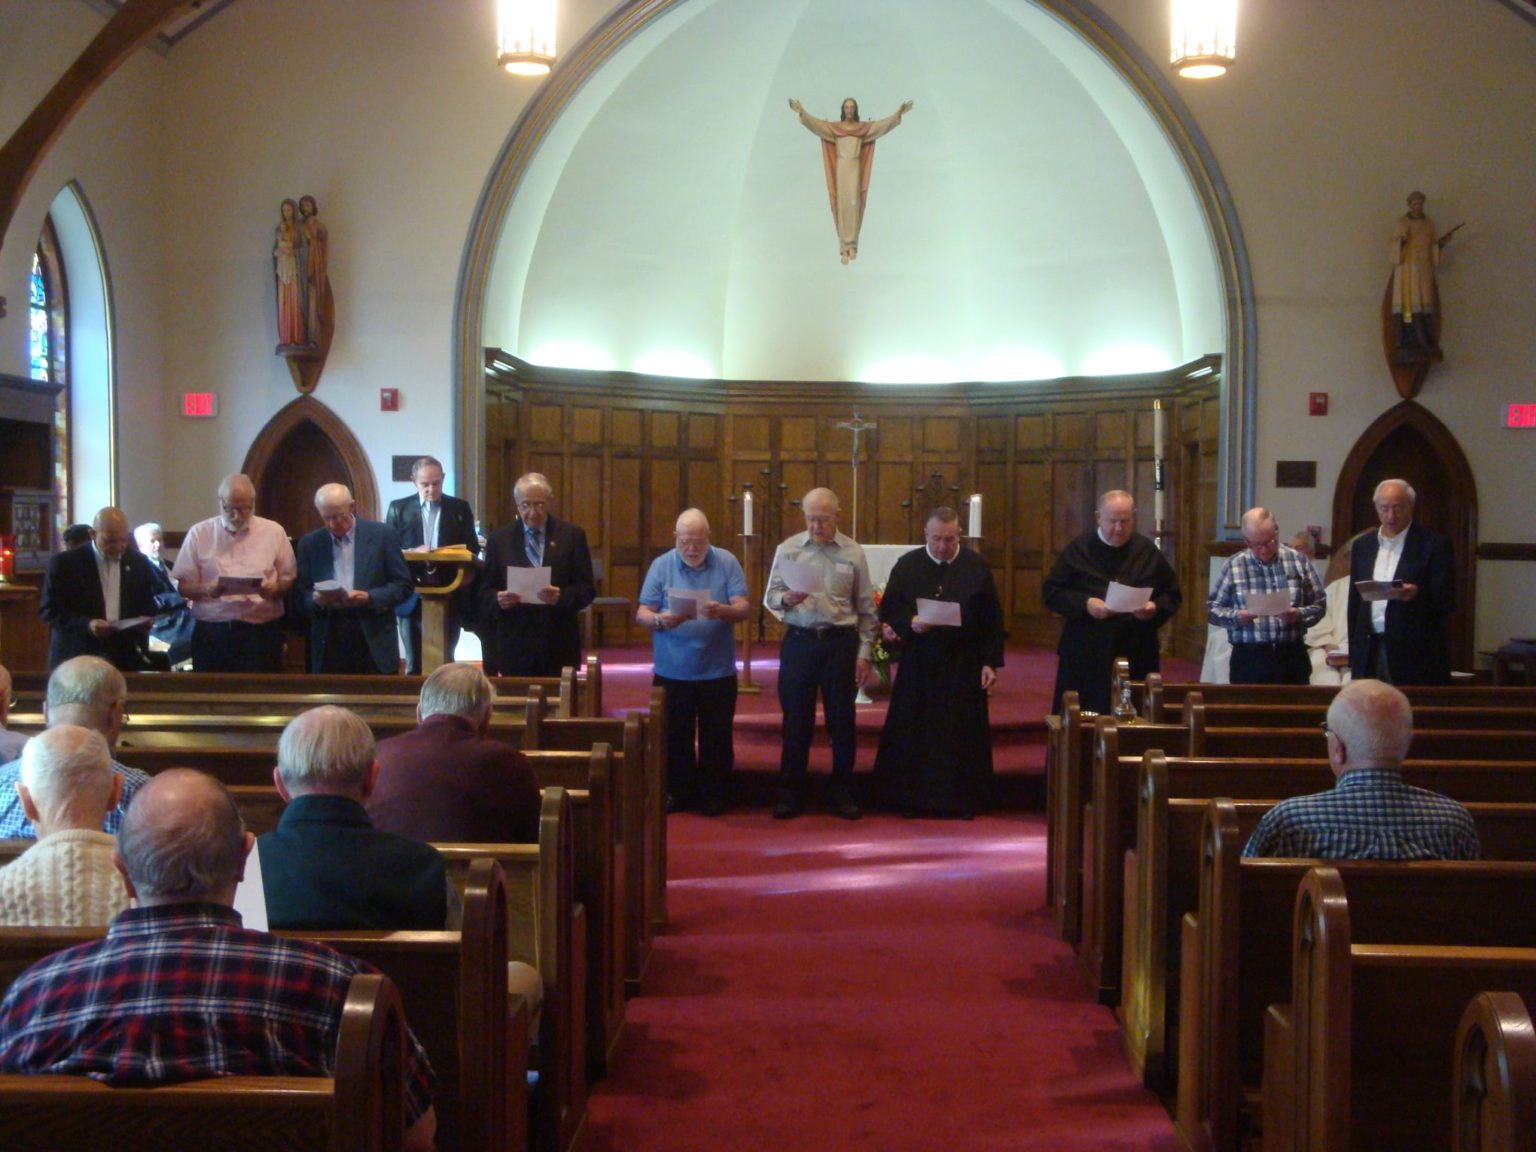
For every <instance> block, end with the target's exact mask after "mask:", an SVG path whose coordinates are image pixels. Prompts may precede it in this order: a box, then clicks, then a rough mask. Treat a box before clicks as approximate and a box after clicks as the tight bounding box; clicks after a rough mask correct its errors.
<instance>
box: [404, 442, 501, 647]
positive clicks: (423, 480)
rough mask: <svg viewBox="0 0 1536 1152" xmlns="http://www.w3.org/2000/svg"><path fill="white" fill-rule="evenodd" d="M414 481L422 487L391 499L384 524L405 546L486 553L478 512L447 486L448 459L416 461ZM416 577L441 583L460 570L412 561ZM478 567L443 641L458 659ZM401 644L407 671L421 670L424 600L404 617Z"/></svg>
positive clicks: (451, 612) (467, 576)
mask: <svg viewBox="0 0 1536 1152" xmlns="http://www.w3.org/2000/svg"><path fill="white" fill-rule="evenodd" d="M411 483H412V484H414V485H415V486H416V492H415V493H414V494H413V495H410V496H402V497H400V499H398V500H391V501H390V503H389V510H388V511H387V512H385V513H384V523H386V524H388V525H389V526H390V527H391V528H393V529H394V530H395V535H396V536H398V537H399V538H400V547H402V548H404V549H405V550H406V551H407V552H433V551H436V550H437V549H439V548H453V547H462V548H467V549H468V550H469V554H470V555H471V556H478V555H480V537H479V536H478V535H477V534H476V533H475V513H474V511H473V510H472V509H471V508H470V506H469V501H467V500H460V499H459V498H458V497H457V496H450V495H448V494H447V493H446V492H444V491H443V463H442V461H441V460H439V459H437V458H436V457H435V456H423V457H421V458H420V459H418V460H416V461H415V462H414V463H413V464H412V465H411ZM408 564H409V567H410V570H411V579H412V580H414V581H415V582H416V584H417V585H418V586H421V585H425V586H427V587H429V588H441V587H443V586H444V585H447V584H451V583H453V579H454V576H455V574H456V572H457V569H455V568H454V566H453V565H451V564H444V565H442V566H441V567H439V566H438V565H435V564H428V563H425V562H420V563H418V562H416V561H414V560H413V561H409V562H408ZM474 576H475V572H474V569H473V568H469V569H466V571H465V573H464V586H462V587H460V588H459V590H458V591H457V592H455V593H454V594H453V595H452V597H450V598H449V601H448V634H447V637H446V638H445V641H444V644H443V658H444V659H445V660H449V661H452V660H453V651H454V649H455V648H457V647H458V645H459V633H460V631H461V629H462V627H463V622H464V618H465V615H466V613H471V611H472V609H473V607H474V586H473V581H474ZM400 643H401V645H402V646H403V647H404V648H405V670H406V672H407V673H408V674H409V675H412V676H416V675H419V674H420V673H421V602H420V600H418V601H417V602H416V604H415V606H414V607H413V608H412V609H411V613H410V615H409V616H402V617H400Z"/></svg>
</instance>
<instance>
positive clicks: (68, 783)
mask: <svg viewBox="0 0 1536 1152" xmlns="http://www.w3.org/2000/svg"><path fill="white" fill-rule="evenodd" d="M122 787H123V781H122V777H120V776H117V775H114V774H113V772H112V753H111V752H110V750H108V748H107V742H106V741H105V740H103V739H102V738H101V734H100V733H99V732H92V731H91V730H90V729H89V728H81V727H78V726H76V725H74V724H60V725H58V726H57V727H54V728H50V729H48V731H46V732H44V733H42V735H40V736H38V737H37V738H36V739H35V740H32V741H31V742H30V743H28V744H27V748H26V751H25V752H23V753H22V755H21V779H20V780H18V781H17V782H16V793H17V796H18V797H19V799H20V800H21V806H22V808H23V810H24V811H25V812H26V814H27V818H28V819H30V820H31V821H32V823H33V825H34V826H35V827H36V828H37V836H38V839H37V843H36V844H34V845H32V847H30V848H28V849H27V850H26V851H25V852H23V853H22V854H21V855H20V856H19V857H17V858H16V860H15V862H13V863H12V864H10V865H8V866H7V867H5V868H0V924H3V925H7V926H14V927H21V926H26V925H34V924H36V925H48V926H53V927H85V926H88V925H93V924H105V923H107V922H108V921H109V920H111V919H112V917H113V916H116V915H117V914H118V913H119V912H121V911H122V910H123V909H124V908H126V907H128V890H127V889H126V888H124V887H123V881H122V877H121V876H119V875H118V872H117V869H116V867H114V866H113V863H112V856H113V853H114V852H115V851H116V849H117V841H116V840H115V839H114V838H113V837H112V836H109V835H108V834H107V833H105V832H103V831H102V830H101V825H102V821H103V820H105V819H106V815H107V813H108V811H110V810H111V809H113V808H115V807H117V798H118V794H119V793H120V792H121V791H122Z"/></svg>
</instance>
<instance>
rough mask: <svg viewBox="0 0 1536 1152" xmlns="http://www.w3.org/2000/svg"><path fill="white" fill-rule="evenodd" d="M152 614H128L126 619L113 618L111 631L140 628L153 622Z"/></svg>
mask: <svg viewBox="0 0 1536 1152" xmlns="http://www.w3.org/2000/svg"><path fill="white" fill-rule="evenodd" d="M154 622H155V618H154V617H153V616H130V617H128V619H126V620H113V621H112V631H114V632H127V631H128V630H129V629H131V628H142V627H143V626H144V625H146V624H153V623H154Z"/></svg>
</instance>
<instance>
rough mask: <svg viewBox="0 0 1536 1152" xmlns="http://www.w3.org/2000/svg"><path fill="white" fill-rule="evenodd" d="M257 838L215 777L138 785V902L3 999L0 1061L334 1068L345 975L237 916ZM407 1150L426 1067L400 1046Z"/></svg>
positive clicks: (102, 1070) (352, 966)
mask: <svg viewBox="0 0 1536 1152" xmlns="http://www.w3.org/2000/svg"><path fill="white" fill-rule="evenodd" d="M253 843H254V839H253V837H252V836H251V835H250V834H249V833H248V832H246V831H245V830H244V828H243V826H242V825H241V822H240V816H239V814H238V813H237V812H236V811H235V805H234V801H233V800H231V799H230V796H229V793H228V792H226V791H225V790H224V787H223V786H222V785H221V784H219V782H218V781H216V780H214V779H213V778H212V777H210V776H205V775H203V774H202V773H200V772H192V771H188V770H185V769H179V770H175V771H171V772H165V773H162V774H161V775H159V776H157V777H155V778H154V779H153V780H152V781H151V782H150V783H148V784H146V785H145V786H144V787H143V788H142V789H140V791H139V794H138V796H137V797H136V798H135V800H134V802H133V804H132V806H131V807H130V808H129V809H128V812H127V813H126V814H125V815H124V817H123V823H122V827H121V829H120V831H119V833H118V855H117V865H118V869H119V870H120V871H121V872H122V873H123V875H124V877H125V879H126V881H127V886H128V892H129V895H130V896H134V897H136V898H137V899H138V902H139V906H138V907H136V908H130V909H128V910H127V911H126V912H122V913H119V914H118V916H117V917H116V918H115V919H114V920H113V921H112V924H111V926H110V927H109V928H108V929H107V935H106V936H105V937H104V938H103V939H100V940H94V941H92V942H90V943H88V944H81V945H77V946H76V947H74V948H69V949H66V950H65V951H62V952H58V953H56V954H54V955H53V956H50V957H48V958H46V959H44V960H41V961H39V962H38V963H36V964H34V965H33V966H32V967H31V968H29V969H28V970H27V971H26V972H24V973H23V974H22V975H21V976H20V977H18V978H17V980H16V982H15V983H13V984H12V985H11V988H10V991H9V992H8V993H7V994H6V997H5V1000H4V1001H3V1002H0V1072H19V1073H55V1074H56V1073H63V1074H72V1075H86V1076H90V1077H92V1078H93V1079H97V1080H102V1081H105V1082H106V1083H109V1084H114V1085H150V1084H165V1083H174V1082H178V1081H185V1080H197V1079H202V1078H205V1077H209V1076H252V1075H286V1076H330V1075H333V1074H334V1072H335V1067H334V1064H335V1055H336V1039H337V1035H338V1033H339V1031H340V1027H341V1010H342V1006H343V1004H344V1003H345V1001H346V996H347V987H348V984H349V983H350V981H351V979H352V977H353V975H355V974H356V973H359V972H372V971H374V969H373V968H372V967H370V966H369V965H367V964H364V963H363V962H362V961H360V960H354V959H352V958H351V957H348V956H343V955H342V954H341V953H339V952H336V951H334V950H332V949H330V948H327V947H325V946H324V945H321V944H316V943H311V942H307V941H301V940H283V939H279V938H277V937H275V936H271V935H268V934H267V933H265V932H252V931H247V930H246V929H244V928H242V927H241V926H240V917H239V915H238V914H237V913H236V912H235V911H234V909H233V907H232V905H233V903H234V897H235V887H236V885H237V884H238V883H239V881H240V880H241V879H242V877H243V874H244V870H245V860H246V856H247V855H248V854H249V852H250V850H251V846H252V844H253ZM405 1073H406V1125H407V1130H406V1146H407V1147H408V1148H412V1149H430V1148H431V1147H432V1145H433V1140H434V1137H435V1134H436V1128H437V1118H436V1113H435V1112H434V1110H433V1107H432V1088H433V1075H432V1069H431V1066H430V1065H429V1064H428V1063H427V1058H426V1054H425V1053H424V1052H423V1051H422V1049H421V1045H420V1044H419V1043H417V1041H416V1038H415V1036H413V1035H411V1036H408V1045H407V1053H406V1068H405Z"/></svg>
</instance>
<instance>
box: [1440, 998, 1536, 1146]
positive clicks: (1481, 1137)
mask: <svg viewBox="0 0 1536 1152" xmlns="http://www.w3.org/2000/svg"><path fill="white" fill-rule="evenodd" d="M1452 1084H1453V1087H1454V1105H1453V1106H1454V1113H1453V1117H1452V1133H1453V1135H1452V1144H1451V1147H1452V1150H1453V1152H1526V1150H1528V1149H1531V1148H1536V1028H1533V1027H1532V1024H1531V1017H1530V1013H1529V1012H1528V1011H1527V1010H1526V1007H1525V1001H1524V1000H1522V999H1521V998H1520V997H1519V996H1517V995H1515V993H1513V992H1479V993H1478V994H1477V995H1476V996H1474V997H1473V998H1472V1002H1471V1003H1470V1004H1468V1005H1467V1009H1466V1011H1465V1012H1463V1013H1462V1016H1461V1025H1460V1027H1458V1028H1457V1029H1456V1062H1455V1065H1454V1067H1453V1071H1452Z"/></svg>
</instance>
